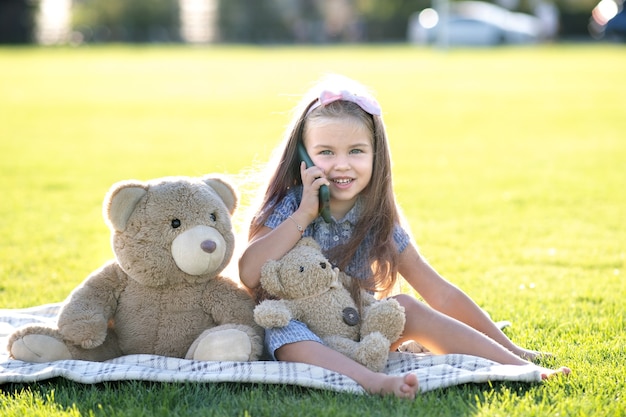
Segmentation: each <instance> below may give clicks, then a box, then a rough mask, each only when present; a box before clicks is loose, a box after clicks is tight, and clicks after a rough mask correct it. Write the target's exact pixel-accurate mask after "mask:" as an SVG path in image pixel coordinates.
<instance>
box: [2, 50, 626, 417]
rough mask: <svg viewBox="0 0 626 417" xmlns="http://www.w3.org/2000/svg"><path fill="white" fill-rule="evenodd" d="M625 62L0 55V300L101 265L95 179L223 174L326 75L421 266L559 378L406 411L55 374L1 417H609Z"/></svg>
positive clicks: (436, 397)
mask: <svg viewBox="0 0 626 417" xmlns="http://www.w3.org/2000/svg"><path fill="white" fill-rule="evenodd" d="M625 52H626V51H625V50H624V47H623V46H617V45H583V46H578V45H554V46H542V47H537V48H498V49H484V50H483V49H481V50H453V51H448V52H441V51H434V50H428V49H414V48H410V47H405V46H379V47H335V48H248V47H228V48H227V47H214V48H192V47H121V46H119V47H85V48H80V49H54V48H51V49H30V48H26V49H21V48H17V49H12V48H5V49H0V190H2V196H1V197H0V216H1V217H0V218H1V219H2V221H1V222H0V248H1V250H0V307H2V308H18V307H28V306H33V305H37V304H42V303H49V302H56V301H60V300H62V299H63V298H64V297H65V296H66V295H67V294H68V293H69V291H70V290H71V289H72V288H74V287H75V286H76V285H77V284H78V283H79V282H80V281H82V279H84V277H86V276H87V275H88V274H89V273H90V272H91V271H92V270H94V269H96V268H97V267H99V266H100V265H101V264H102V263H103V262H104V261H105V260H107V259H109V258H110V257H111V256H112V253H111V250H110V247H109V235H108V231H107V229H106V227H105V225H104V223H103V221H102V217H101V203H102V198H103V196H104V194H105V192H106V191H107V190H108V188H109V186H110V185H111V184H112V183H113V182H115V181H118V180H122V179H128V178H139V179H149V178H153V177H160V176H165V175H178V174H182V175H201V174H203V173H206V172H223V173H230V174H233V175H236V177H237V178H238V179H242V180H243V179H245V178H244V176H242V175H240V174H241V173H242V172H248V169H249V168H250V167H254V166H257V165H258V164H259V163H261V162H263V161H265V160H266V159H267V158H268V156H269V153H270V152H271V150H272V149H273V147H274V146H275V145H276V143H277V142H278V141H279V140H280V137H281V135H282V130H283V127H284V126H285V124H286V123H287V121H288V119H289V111H290V109H291V107H292V105H293V104H295V102H296V100H297V95H298V94H301V93H302V92H303V91H304V90H305V89H306V88H307V87H308V86H309V85H310V84H311V83H312V82H313V81H314V80H315V79H317V78H318V77H319V76H321V75H322V74H323V73H326V72H341V73H344V74H346V75H350V76H353V77H355V78H357V79H359V80H361V81H363V82H364V83H366V84H368V85H370V86H372V88H374V90H375V91H376V92H377V94H378V98H379V101H380V102H381V103H382V105H383V110H384V117H385V121H386V123H387V126H388V130H389V135H390V138H391V146H392V153H393V156H394V175H395V177H394V181H395V188H396V191H397V194H398V199H399V201H400V203H401V204H402V207H403V210H404V214H405V215H406V217H407V219H408V221H409V222H410V224H411V226H412V229H413V233H414V236H415V239H416V241H417V242H418V244H419V246H420V248H421V250H422V252H423V253H424V255H425V256H426V257H428V259H429V260H430V262H431V263H432V264H433V265H434V266H435V267H436V268H437V269H438V270H439V271H440V272H441V273H442V274H444V275H445V276H446V277H448V278H449V279H450V280H452V281H453V282H455V283H456V284H458V285H459V286H460V287H462V288H463V289H464V290H465V291H466V292H467V293H469V294H470V295H471V296H472V298H474V299H475V300H476V301H477V302H478V303H479V304H480V305H481V306H482V307H484V308H485V309H486V310H487V311H488V312H489V313H490V314H491V315H492V316H493V317H494V318H495V319H498V320H501V319H508V320H511V321H512V322H513V327H511V328H509V329H508V330H507V332H508V334H509V336H510V337H511V338H512V339H513V340H514V341H516V342H517V343H519V344H520V345H522V346H526V347H529V348H534V349H541V350H546V351H551V352H554V353H555V354H556V359H550V360H546V361H545V362H544V364H545V365H547V366H555V365H568V366H570V367H571V368H572V370H573V373H572V375H571V376H570V377H569V378H557V379H554V380H551V381H548V382H546V383H544V384H540V385H528V384H517V383H495V384H492V385H490V384H484V385H466V386H459V387H453V388H449V389H446V390H440V391H435V392H430V393H427V394H424V395H422V396H420V397H418V398H417V399H416V400H415V401H414V402H403V401H400V400H395V399H391V398H384V399H381V398H376V397H361V396H353V395H350V394H338V393H333V392H324V391H318V390H307V389H301V388H298V387H283V386H273V385H242V384H239V385H238V384H213V385H203V384H159V383H142V382H120V383H107V384H98V385H94V386H89V385H80V384H75V383H71V382H68V381H65V380H62V379H58V380H52V381H45V382H42V383H38V384H28V385H13V384H8V385H4V386H1V387H0V389H1V390H2V392H1V393H0V415H3V416H4V415H6V416H22V415H42V416H43V415H45V416H50V415H59V416H60V415H67V416H75V415H81V416H91V415H96V416H101V415H102V416H116V415H119V416H122V415H123V416H132V415H157V416H158V415H168V416H169V415H181V416H182V415H194V414H201V415H238V416H247V415H251V416H257V415H271V416H275V415H337V416H341V415H346V416H347V415H350V416H352V415H360V414H363V415H390V413H392V414H393V415H429V416H430V415H444V416H458V415H474V416H481V415H499V416H533V415H536V416H544V415H551V416H583V415H607V416H615V415H626V412H625V411H624V410H625V408H626V407H625V406H624V401H625V400H624V394H623V392H624V391H625V390H626V383H625V379H626V372H625V371H624V362H625V360H626V354H625V353H624V346H626V337H625V335H624V333H625V329H626V321H625V318H624V307H623V303H624V301H623V299H624V295H626V290H625V289H624V288H625V287H624V284H623V275H624V273H625V270H624V263H625V257H626V227H625V219H626V217H625V213H626V192H625V190H626V142H625V140H624V138H625V132H626V117H625V115H626V113H625V110H624V109H626V86H624V82H623V69H624V68H626V53H625ZM250 179H252V180H253V179H254V175H252V176H251V178H250ZM240 186H241V187H242V197H243V198H242V200H243V203H244V205H245V203H247V202H248V201H249V199H248V198H249V193H248V189H247V185H246V183H245V182H242V183H241V184H240ZM242 213H243V210H241V211H240V212H238V214H237V216H239V217H238V218H237V219H241V217H242ZM240 223H241V222H240V221H239V223H238V224H240ZM405 290H406V291H408V289H405Z"/></svg>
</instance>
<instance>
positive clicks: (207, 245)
mask: <svg viewBox="0 0 626 417" xmlns="http://www.w3.org/2000/svg"><path fill="white" fill-rule="evenodd" d="M200 247H201V248H202V250H203V251H205V252H206V253H213V252H214V251H215V249H216V248H217V245H216V244H215V242H214V241H212V240H204V241H203V242H202V243H200Z"/></svg>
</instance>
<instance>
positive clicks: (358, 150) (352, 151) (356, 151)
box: [350, 149, 363, 153]
mask: <svg viewBox="0 0 626 417" xmlns="http://www.w3.org/2000/svg"><path fill="white" fill-rule="evenodd" d="M350 153H363V151H362V150H361V149H352V150H351V151H350Z"/></svg>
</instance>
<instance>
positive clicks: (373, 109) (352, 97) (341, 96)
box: [306, 90, 381, 116]
mask: <svg viewBox="0 0 626 417" xmlns="http://www.w3.org/2000/svg"><path fill="white" fill-rule="evenodd" d="M339 100H343V101H351V102H352V103H355V104H358V106H359V107H360V108H362V109H363V110H365V111H366V112H368V113H369V114H371V115H376V116H380V114H381V110H380V105H379V104H378V102H377V101H376V100H375V99H374V98H373V97H366V96H359V95H357V94H354V93H351V92H350V91H347V90H341V91H330V90H324V91H322V93H321V94H320V96H319V98H318V99H317V100H316V102H315V103H313V105H312V106H311V107H310V108H309V110H308V111H307V112H306V116H308V115H309V114H311V112H312V111H313V110H315V109H316V108H318V107H319V106H326V105H328V104H330V103H332V102H334V101H339Z"/></svg>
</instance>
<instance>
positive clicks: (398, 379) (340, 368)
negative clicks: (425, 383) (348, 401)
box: [274, 341, 418, 399]
mask: <svg viewBox="0 0 626 417" xmlns="http://www.w3.org/2000/svg"><path fill="white" fill-rule="evenodd" d="M274 355H275V356H276V358H277V359H278V360H281V361H287V362H302V363H308V364H310V365H316V366H319V367H322V368H325V369H328V370H331V371H334V372H338V373H340V374H343V375H345V376H347V377H349V378H352V379H354V380H355V381H356V382H357V383H358V384H359V385H361V386H362V387H363V388H364V389H365V390H366V391H367V392H368V393H370V394H378V395H387V394H393V395H395V396H396V397H399V398H408V399H413V398H415V394H416V392H417V390H418V381H417V376H416V375H415V374H411V373H409V374H406V375H404V376H395V375H387V374H384V373H378V372H373V371H371V370H370V369H368V368H366V367H365V366H363V365H361V364H360V363H358V362H355V361H353V360H352V359H350V358H348V357H347V356H345V355H343V354H341V353H339V352H337V351H335V350H333V349H331V348H329V347H328V346H326V345H323V344H321V343H318V342H313V341H301V342H295V343H289V344H286V345H283V346H282V347H280V348H279V349H277V350H276V351H275V352H274Z"/></svg>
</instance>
